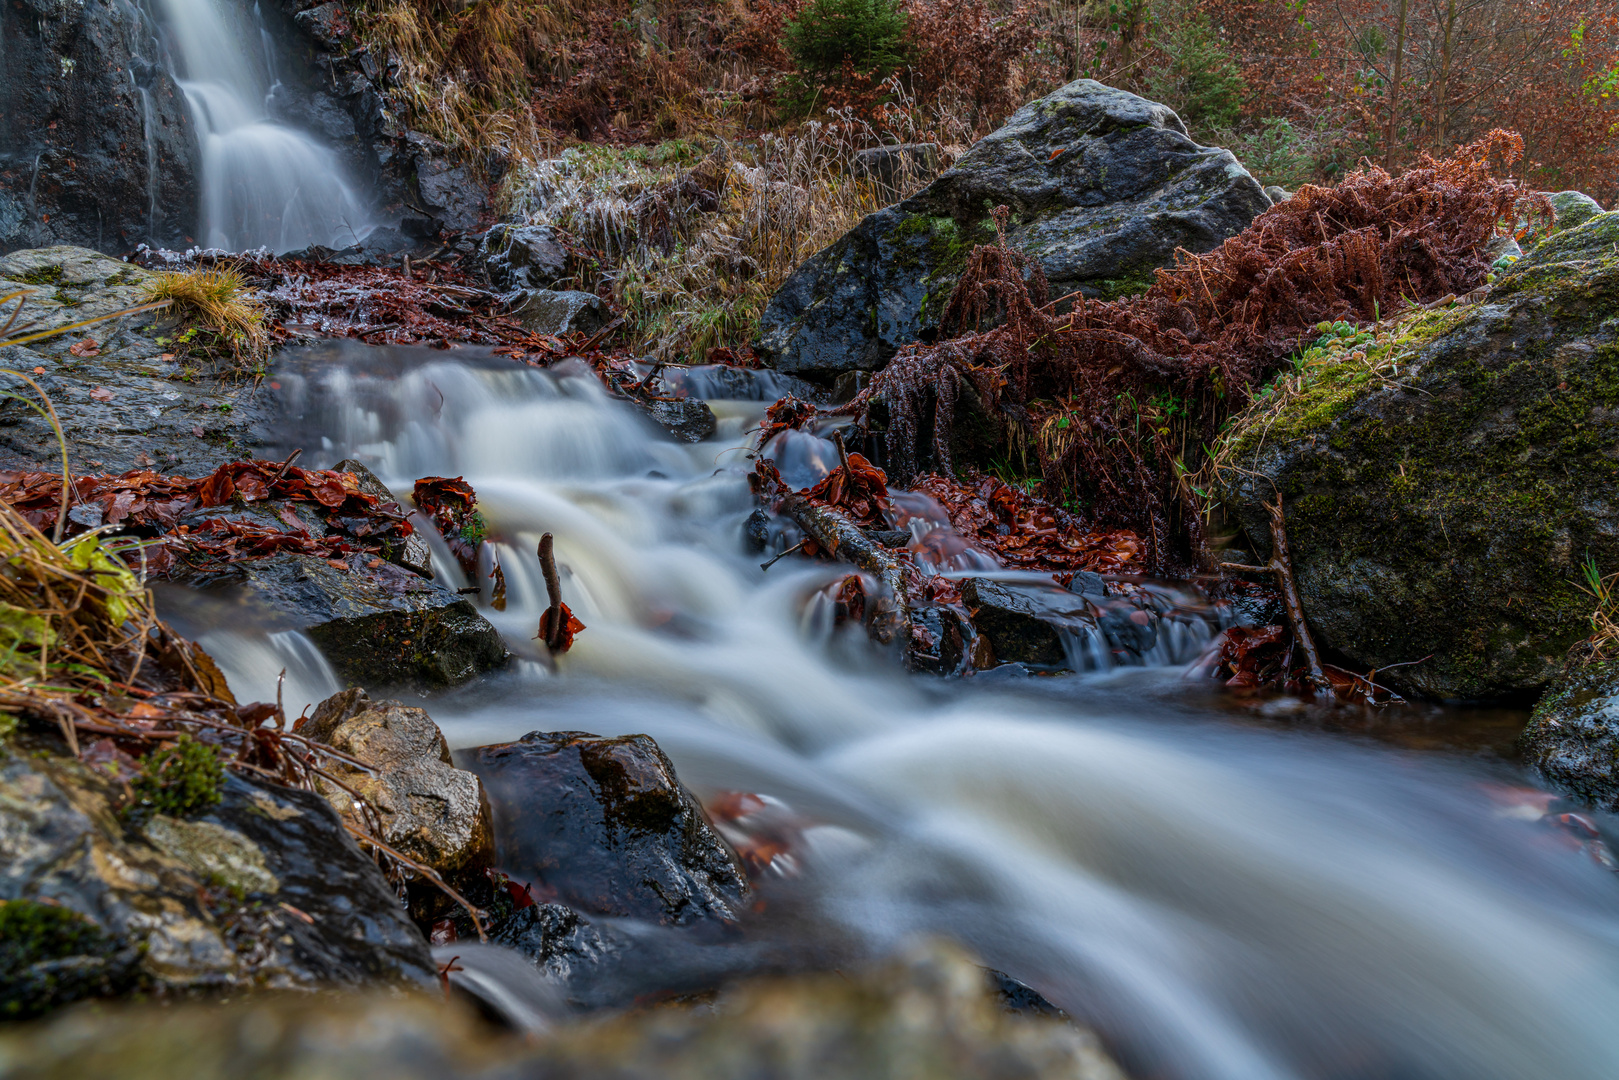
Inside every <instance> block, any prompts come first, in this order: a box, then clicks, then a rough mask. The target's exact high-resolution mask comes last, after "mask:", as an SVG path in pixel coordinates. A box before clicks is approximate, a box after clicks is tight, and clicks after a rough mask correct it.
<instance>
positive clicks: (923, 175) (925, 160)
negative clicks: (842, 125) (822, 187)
mask: <svg viewBox="0 0 1619 1080" xmlns="http://www.w3.org/2000/svg"><path fill="white" fill-rule="evenodd" d="M854 174H855V176H857V177H861V178H863V179H867V180H870V181H872V183H873V184H875V185H876V187H877V190H878V192H879V193H881V194H882V195H885V196H887V197H888V198H890V199H893V198H898V197H899V196H900V195H902V194H904V192H905V191H907V190H909V189H911V188H914V187H916V186H917V185H918V184H924V183H926V182H927V181H929V180H932V179H933V178H934V177H935V176H937V175H938V174H939V147H938V145H937V144H936V143H901V144H899V145H896V146H873V147H870V148H869V149H866V150H861V151H859V152H857V153H856V154H855V156H854Z"/></svg>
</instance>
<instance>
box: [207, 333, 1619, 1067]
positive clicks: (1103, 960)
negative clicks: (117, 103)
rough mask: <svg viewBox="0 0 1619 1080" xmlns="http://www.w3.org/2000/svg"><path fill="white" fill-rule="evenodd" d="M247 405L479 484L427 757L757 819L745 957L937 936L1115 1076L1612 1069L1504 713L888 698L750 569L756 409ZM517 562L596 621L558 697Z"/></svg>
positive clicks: (318, 666)
mask: <svg viewBox="0 0 1619 1080" xmlns="http://www.w3.org/2000/svg"><path fill="white" fill-rule="evenodd" d="M273 378H274V385H276V386H277V387H278V390H279V394H280V397H281V399H282V401H283V402H284V404H285V408H286V416H287V421H286V423H287V428H286V431H285V432H284V433H283V438H284V442H285V445H283V446H282V447H281V448H280V449H281V450H282V451H288V450H290V449H292V448H294V447H302V448H303V449H304V451H305V455H304V458H303V459H302V461H301V464H305V465H311V466H321V467H328V466H330V465H331V464H333V463H335V462H336V461H338V460H340V459H342V458H344V457H349V456H353V457H357V458H359V459H360V460H362V461H365V462H366V463H368V464H369V465H371V467H372V468H373V469H374V471H376V472H377V474H378V475H379V476H381V477H382V479H383V480H384V481H385V482H387V483H389V484H390V485H391V486H392V487H393V489H394V490H395V492H396V493H398V494H399V495H400V496H401V497H402V498H403V496H406V495H408V493H409V490H410V485H411V483H412V481H413V480H414V479H416V478H417V477H421V476H427V475H442V476H456V475H464V476H465V477H466V479H467V480H468V481H470V482H471V483H472V484H473V485H474V487H475V488H476V490H477V492H478V497H479V503H480V507H481V508H482V510H483V512H484V514H485V515H486V517H487V518H488V520H489V523H490V528H491V532H492V534H493V535H495V536H497V537H498V538H499V542H498V543H496V544H494V545H492V546H493V547H494V548H495V549H496V550H497V551H498V555H499V559H500V562H501V565H502V566H503V567H504V571H505V575H506V578H507V580H508V582H509V604H508V606H507V608H506V610H505V611H504V612H497V611H494V610H492V609H491V608H489V607H488V606H487V603H486V605H485V608H484V614H485V615H486V616H487V617H488V618H489V619H490V620H491V621H492V622H493V623H494V624H495V625H496V626H497V627H498V628H499V629H500V630H501V631H502V633H503V634H504V635H505V636H506V638H507V640H508V644H509V647H510V648H511V650H512V652H513V653H514V654H515V656H516V659H515V661H514V663H513V664H512V665H511V666H510V667H509V668H508V669H507V670H505V671H504V672H502V673H501V674H499V675H497V676H494V677H490V678H487V679H485V680H482V681H480V682H478V683H475V684H473V685H470V686H468V687H465V688H462V689H461V690H458V691H454V692H450V693H447V694H443V695H440V696H438V697H436V698H434V699H433V700H432V701H431V702H429V703H428V707H429V709H430V711H431V712H432V715H433V717H434V719H435V720H437V721H438V723H439V725H440V726H441V727H442V728H443V730H444V732H445V734H446V736H447V737H448V738H449V740H450V742H451V745H452V746H453V747H470V746H477V745H481V744H485V743H490V742H497V741H505V740H510V739H514V738H516V737H518V736H520V735H522V734H524V733H526V732H528V731H532V730H536V729H545V730H565V729H571V730H580V731H589V732H593V733H596V734H601V735H617V734H623V733H631V732H644V733H647V734H649V735H651V736H653V737H654V738H655V739H656V740H657V741H658V743H659V744H660V745H661V746H662V747H663V748H664V749H665V750H666V751H667V752H668V754H669V755H670V757H671V758H672V759H673V760H674V761H675V763H676V765H677V767H678V768H679V771H680V776H681V778H682V779H683V780H684V782H685V783H686V784H687V785H688V786H690V787H691V788H692V789H693V790H694V791H695V792H696V793H697V794H698V795H699V796H700V797H702V798H704V799H705V800H708V799H710V798H712V797H713V796H714V795H716V794H718V793H721V792H727V791H730V792H751V793H756V794H759V795H762V796H767V797H768V798H769V799H770V800H772V802H771V806H772V807H773V808H774V812H775V813H777V814H778V815H779V816H780V817H781V819H782V820H783V821H786V822H790V827H791V832H792V835H793V838H794V843H793V845H792V846H791V848H790V852H789V856H788V857H786V858H783V859H779V860H778V861H777V863H776V864H775V869H774V871H773V872H772V876H771V879H770V880H769V881H767V882H766V885H765V888H764V889H763V895H764V897H765V898H766V899H767V900H769V901H771V902H772V903H775V902H777V898H779V902H780V904H781V906H783V907H784V908H787V907H790V908H791V909H792V911H793V912H794V916H793V918H792V920H791V921H790V923H788V922H785V921H780V920H778V921H777V922H776V923H775V924H771V923H770V922H769V920H768V919H767V920H765V924H766V925H765V927H764V929H763V930H762V931H761V932H764V933H773V934H777V935H791V937H792V946H793V948H794V949H796V950H798V951H799V952H801V953H802V954H804V955H813V954H814V953H815V952H816V950H817V949H819V948H822V947H823V945H824V947H825V948H827V949H828V950H832V949H833V948H834V945H835V946H836V948H838V949H847V948H848V947H850V943H853V945H854V947H856V948H858V949H859V950H861V951H869V952H870V953H874V954H881V953H885V952H890V951H892V950H894V949H897V948H900V947H902V946H903V945H904V944H905V943H907V942H909V941H912V940H914V939H916V938H919V937H925V936H929V935H938V936H944V937H948V938H951V939H954V940H957V941H960V942H962V943H963V944H965V945H966V946H968V947H969V948H971V949H972V950H973V951H974V952H975V953H977V954H978V956H979V957H980V958H981V959H982V960H983V961H984V962H985V963H986V964H989V965H991V966H993V967H996V968H998V969H1001V970H1003V971H1006V972H1009V973H1011V974H1012V975H1014V976H1015V977H1016V978H1018V979H1021V980H1022V981H1024V982H1026V983H1028V984H1030V985H1032V986H1034V987H1035V988H1036V989H1038V990H1039V991H1040V992H1041V993H1043V994H1044V995H1046V996H1047V997H1048V998H1050V999H1051V1000H1052V1001H1053V1002H1055V1003H1056V1004H1058V1005H1059V1006H1061V1007H1062V1008H1064V1009H1066V1010H1067V1011H1068V1012H1070V1013H1071V1014H1073V1015H1074V1016H1075V1017H1077V1018H1079V1019H1081V1020H1083V1021H1085V1022H1087V1023H1090V1024H1092V1025H1094V1026H1095V1027H1096V1028H1097V1030H1098V1031H1100V1032H1101V1033H1102V1034H1103V1036H1104V1038H1105V1039H1106V1040H1107V1041H1108V1043H1109V1045H1110V1047H1111V1048H1112V1049H1113V1050H1114V1051H1115V1052H1116V1053H1117V1054H1118V1055H1119V1057H1120V1059H1121V1061H1122V1062H1123V1063H1124V1064H1125V1065H1126V1067H1127V1068H1129V1069H1130V1070H1131V1071H1132V1074H1133V1075H1135V1076H1138V1077H1141V1078H1143V1080H1145V1078H1149V1077H1174V1078H1182V1080H1199V1078H1207V1080H1270V1078H1278V1080H1279V1078H1323V1080H1324V1078H1350V1077H1354V1078H1390V1080H1395V1078H1397V1080H1425V1078H1430V1077H1431V1078H1439V1077H1456V1078H1468V1080H1488V1078H1508V1077H1516V1078H1536V1080H1549V1078H1551V1077H1558V1078H1560V1080H1576V1078H1586V1077H1590V1078H1597V1077H1611V1076H1612V1075H1614V1072H1615V1065H1614V1062H1616V1061H1619V1024H1616V1023H1614V1017H1615V1016H1619V882H1616V881H1615V880H1614V878H1613V875H1612V874H1611V873H1610V872H1609V871H1607V870H1605V869H1603V868H1602V867H1600V866H1599V865H1597V863H1596V862H1595V861H1594V860H1593V859H1592V858H1590V857H1589V856H1588V855H1587V854H1586V853H1585V852H1583V851H1581V850H1579V848H1578V847H1577V846H1576V845H1574V844H1573V843H1571V842H1570V841H1569V840H1568V839H1567V837H1566V836H1565V835H1564V834H1562V833H1559V832H1556V831H1554V830H1552V829H1550V828H1548V827H1547V826H1546V825H1544V824H1541V823H1539V822H1537V821H1534V820H1532V819H1533V818H1534V817H1536V816H1538V815H1537V814H1534V813H1527V814H1526V813H1524V812H1523V806H1522V803H1521V801H1518V800H1515V798H1514V797H1513V796H1512V791H1513V790H1515V789H1521V788H1523V787H1525V786H1526V785H1528V784H1529V781H1527V780H1526V779H1525V777H1524V775H1523V774H1522V772H1521V771H1520V770H1519V769H1518V768H1517V767H1516V766H1515V765H1514V764H1513V763H1512V762H1511V761H1510V760H1509V759H1508V758H1506V757H1504V756H1503V755H1502V754H1501V753H1500V752H1499V748H1500V747H1501V745H1502V744H1503V743H1504V742H1505V743H1509V742H1510V735H1511V732H1510V730H1509V729H1510V725H1511V719H1512V718H1511V717H1510V716H1508V717H1506V718H1503V717H1501V716H1499V715H1494V714H1482V713H1481V714H1476V715H1475V714H1464V713H1460V712H1457V711H1449V710H1437V709H1431V708H1428V707H1416V706H1413V707H1411V708H1410V709H1409V711H1408V712H1407V713H1404V714H1401V713H1394V714H1389V715H1384V716H1380V717H1378V718H1376V719H1375V720H1374V721H1369V722H1366V723H1361V722H1360V721H1357V720H1354V719H1353V717H1350V718H1349V719H1334V718H1333V717H1332V716H1327V717H1324V718H1323V717H1320V716H1315V714H1312V713H1310V712H1309V711H1308V710H1305V711H1301V712H1297V713H1294V714H1291V715H1284V716H1275V717H1267V716H1266V715H1265V710H1261V711H1260V712H1258V713H1256V712H1254V711H1250V710H1246V709H1238V708H1236V707H1234V706H1233V704H1232V703H1231V702H1230V701H1229V700H1228V699H1227V698H1225V697H1223V696H1221V695H1220V694H1218V693H1217V692H1216V691H1215V689H1214V688H1213V687H1212V686H1211V685H1209V684H1208V683H1207V681H1205V680H1199V679H1195V678H1192V677H1190V676H1189V675H1188V674H1187V668H1188V666H1189V665H1187V664H1186V663H1184V662H1177V663H1174V664H1164V665H1160V666H1156V667H1131V668H1119V669H1114V670H1106V671H1094V672H1091V673H1088V674H1085V675H1082V676H1080V675H1064V676H1056V677H1042V678H1029V677H1021V678H1009V677H1005V676H1004V675H1002V674H1000V673H981V674H980V675H978V676H976V677H974V678H971V679H967V680H958V681H945V680H941V679H936V678H931V677H924V676H916V675H908V674H905V673H903V672H902V671H900V670H899V669H898V667H897V666H896V665H895V664H894V663H893V662H892V661H891V660H889V659H887V658H885V657H883V656H880V655H877V654H876V653H875V652H874V651H873V649H872V647H871V646H870V645H869V644H867V642H866V641H865V638H864V634H863V633H862V632H861V631H860V630H859V629H858V627H854V628H850V627H844V628H836V627H834V626H833V624H832V620H831V619H830V618H829V616H828V614H827V612H826V610H825V606H824V605H823V604H819V603H817V602H815V601H814V597H815V595H816V594H817V593H818V591H819V590H820V589H822V588H823V587H824V586H826V585H827V584H829V583H831V582H833V581H835V580H837V579H838V578H839V577H841V576H842V573H843V571H842V570H840V569H839V568H836V567H833V566H831V565H816V564H812V563H810V562H808V561H806V560H802V559H793V558H789V559H785V560H783V561H781V562H779V563H777V564H776V565H775V566H774V567H772V568H771V569H770V570H769V571H768V572H761V570H760V569H759V562H760V558H761V557H760V556H758V555H753V554H749V553H747V552H746V551H745V550H744V547H743V543H742V523H743V520H744V519H745V518H746V516H747V515H748V513H749V511H750V510H751V509H752V506H753V503H752V499H751V496H750V495H749V492H748V487H747V483H746V480H745V470H746V469H747V468H748V464H749V463H748V461H747V458H746V445H747V442H748V438H749V437H748V435H747V434H746V432H747V431H748V429H749V428H751V427H753V426H754V425H755V424H756V423H757V422H758V421H759V419H760V418H761V417H762V416H763V412H764V408H765V406H766V404H767V403H768V402H767V401H766V400H758V401H735V400H730V401H727V400H714V401H712V402H711V404H712V406H713V408H714V411H715V413H716V415H717V416H718V418H719V425H718V430H717V432H716V434H715V435H714V436H713V438H711V439H710V440H708V441H706V442H703V443H701V444H698V445H687V444H683V443H677V442H675V441H674V440H673V439H671V438H670V437H669V436H667V435H665V434H664V433H662V432H661V430H656V429H653V428H652V427H650V426H649V425H648V424H647V423H646V422H644V421H643V420H642V419H641V418H640V417H639V416H638V415H636V414H634V413H633V412H632V411H631V410H630V409H629V407H627V406H625V405H622V404H618V403H615V402H613V401H611V400H610V399H608V397H607V396H606V395H605V394H604V392H603V391H602V389H601V387H600V384H599V382H598V381H597V380H596V378H595V377H594V376H593V375H591V374H590V373H589V372H588V371H587V370H586V369H584V368H583V367H580V368H578V369H577V370H570V369H568V368H567V367H566V366H563V367H559V368H556V369H552V370H550V371H545V370H539V369H535V368H527V367H523V366H520V365H516V364H514V363H513V362H511V361H510V360H506V359H503V358H496V357H492V356H488V355H486V354H484V353H483V352H482V351H480V350H476V349H459V350H455V351H453V352H445V351H434V350H430V349H409V348H383V349H366V348H364V347H362V346H359V345H356V344H353V343H341V342H339V343H334V344H329V345H323V346H319V347H315V348H311V349H307V350H302V351H299V352H288V353H284V354H282V357H281V361H280V366H279V367H278V369H277V374H276V375H275V376H274V377H273ZM690 378H691V379H693V380H694V381H693V383H692V386H693V389H694V391H697V390H699V389H700V386H699V384H700V382H701V378H702V376H701V373H695V374H693V375H691V376H690ZM763 379H764V384H763V385H762V386H761V396H764V395H765V394H768V396H769V398H770V399H774V397H775V396H776V395H775V393H774V392H772V391H771V389H770V387H769V379H770V376H768V374H767V375H765V376H763ZM696 396H702V394H700V393H699V394H697V395H696ZM273 453H274V451H273V450H269V451H266V456H271V455H272V454H273ZM543 532H552V533H554V534H555V537H556V551H557V556H558V561H559V562H560V563H561V564H562V567H563V575H562V588H563V593H564V597H565V599H566V601H567V603H568V604H569V606H570V607H571V608H572V609H573V610H574V612H575V613H576V614H577V615H578V616H579V618H580V619H581V620H582V621H583V622H584V624H585V625H586V627H587V629H586V630H585V631H584V632H583V633H581V634H580V635H579V637H578V640H577V642H576V644H575V646H574V648H573V650H572V651H571V652H569V653H568V654H567V655H566V656H564V657H563V658H562V659H561V662H560V665H559V669H558V670H556V671H554V672H553V671H552V670H550V669H549V668H548V667H547V665H546V664H544V663H542V662H541V658H540V656H539V655H538V654H537V652H536V651H535V645H534V643H533V642H532V640H531V639H532V636H533V634H534V631H535V626H536V624H537V621H538V618H539V614H540V612H541V610H542V609H543V608H544V607H545V589H544V585H543V582H542V579H541V574H540V568H539V563H538V560H537V558H536V557H535V554H534V552H535V546H536V543H537V540H538V538H539V536H540V534H541V533H543ZM435 566H436V567H437V570H438V573H439V574H440V575H441V577H442V578H444V579H445V580H447V583H449V584H450V585H451V586H452V587H454V586H460V585H464V584H466V582H465V581H463V580H460V579H458V571H456V570H455V569H454V561H453V559H451V558H450V557H449V555H448V553H447V551H444V550H442V549H440V550H439V551H437V553H436V557H435ZM487 590H488V587H487V584H485V595H484V597H483V599H484V600H485V601H486V602H487V600H488V599H489V597H488V595H487ZM190 618H191V619H192V620H193V621H194V620H196V619H197V618H198V616H197V615H196V613H191V616H190ZM204 621H206V620H204ZM183 628H186V629H199V630H201V631H203V633H202V637H203V640H204V643H205V644H206V645H207V647H208V648H209V649H210V651H211V652H213V654H214V655H215V656H216V657H218V658H219V660H220V662H221V664H222V666H223V667H224V668H225V669H226V671H227V673H228V675H229V677H230V681H231V684H232V686H233V688H234V689H235V691H236V693H237V695H238V697H240V698H242V699H243V700H253V699H259V700H273V699H274V696H275V692H276V677H277V674H278V673H279V672H280V671H281V670H282V669H283V668H285V669H287V672H288V675H287V684H286V687H285V695H286V704H287V708H288V712H289V713H290V714H296V713H297V712H298V711H299V710H300V709H301V708H302V707H303V706H304V705H305V704H306V703H310V702H314V701H318V700H320V699H321V698H322V697H323V696H325V695H326V694H328V693H330V692H332V691H333V690H335V689H337V684H336V681H335V680H334V679H333V677H332V675H331V672H330V670H329V669H327V668H326V667H325V665H324V661H322V660H321V658H320V657H319V654H318V653H317V652H316V651H315V650H314V649H313V648H312V646H310V645H309V643H308V641H307V639H304V638H302V637H301V635H298V634H294V633H289V632H285V631H282V632H265V633H252V634H250V633H246V632H243V631H242V629H241V628H240V625H239V621H236V622H233V621H231V620H229V619H225V618H221V619H220V620H219V621H218V624H217V625H213V626H207V625H203V626H200V627H193V626H191V625H189V624H186V625H184V626H183ZM1176 659H1177V660H1181V659H1183V658H1176ZM1273 705H1275V708H1272V709H1271V710H1269V711H1270V712H1272V713H1279V712H1285V710H1286V709H1287V708H1289V707H1290V706H1289V704H1288V703H1286V702H1282V703H1273ZM1342 715H1343V716H1349V714H1348V713H1347V712H1345V713H1343V714H1342ZM1359 715H1360V714H1359V713H1355V714H1354V716H1359ZM1518 719H1520V720H1521V716H1520V717H1518ZM1406 729H1409V730H1408V731H1407V730H1406ZM1474 730H1478V731H1483V732H1484V735H1483V736H1481V737H1471V736H1469V735H1468V734H1467V733H1468V732H1469V731H1474ZM1406 735H1410V736H1411V737H1410V738H1406V737H1405V736H1406ZM829 955H830V952H829Z"/></svg>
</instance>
